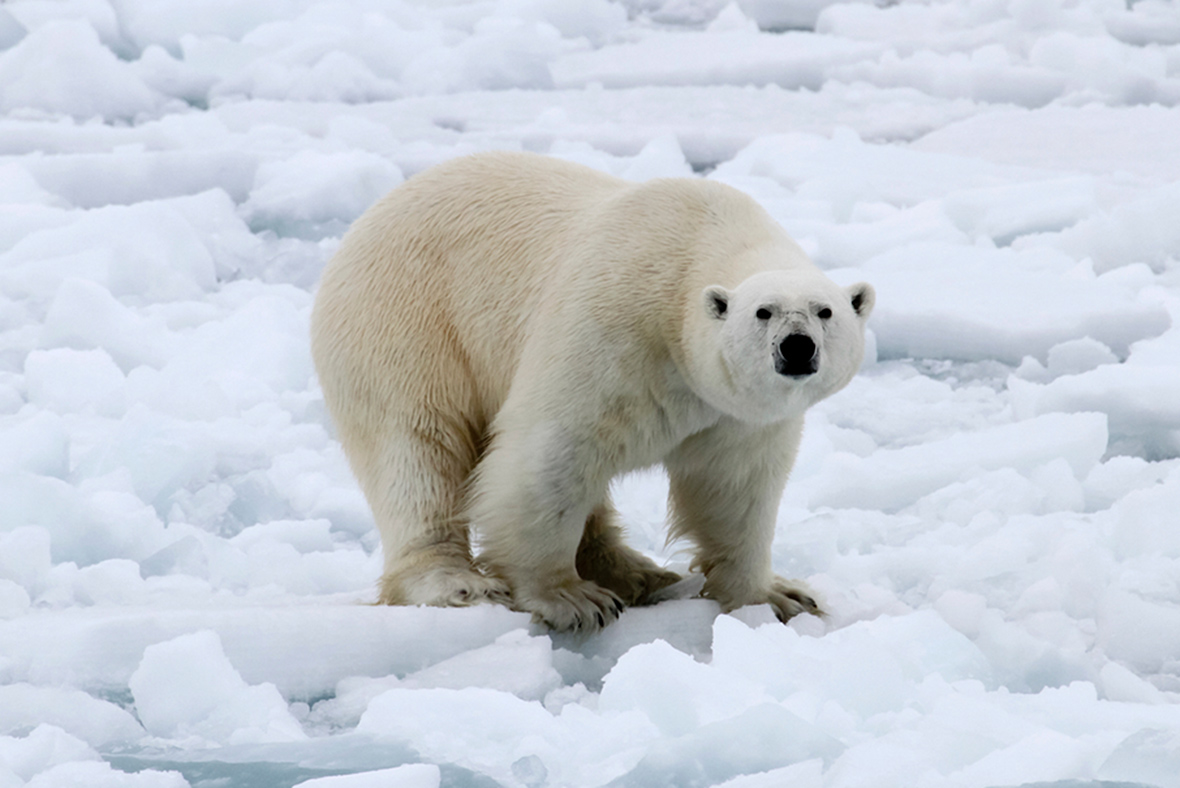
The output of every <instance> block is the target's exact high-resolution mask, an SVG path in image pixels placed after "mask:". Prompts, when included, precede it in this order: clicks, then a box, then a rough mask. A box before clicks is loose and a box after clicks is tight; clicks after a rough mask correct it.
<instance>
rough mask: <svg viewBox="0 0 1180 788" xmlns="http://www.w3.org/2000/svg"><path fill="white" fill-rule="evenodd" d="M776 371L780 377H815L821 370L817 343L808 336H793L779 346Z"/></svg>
mask: <svg viewBox="0 0 1180 788" xmlns="http://www.w3.org/2000/svg"><path fill="white" fill-rule="evenodd" d="M774 369H775V371H776V372H778V374H780V375H814V374H815V371H816V370H817V369H819V359H818V358H816V354H815V343H814V342H812V341H811V337H809V336H807V335H806V334H791V335H789V336H788V337H787V338H786V339H784V340H783V341H782V342H780V343H779V346H778V354H777V355H776V356H775V359H774Z"/></svg>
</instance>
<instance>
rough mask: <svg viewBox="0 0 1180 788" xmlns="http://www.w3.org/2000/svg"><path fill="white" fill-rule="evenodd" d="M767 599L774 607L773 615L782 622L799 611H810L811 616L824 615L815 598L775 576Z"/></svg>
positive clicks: (785, 621)
mask: <svg viewBox="0 0 1180 788" xmlns="http://www.w3.org/2000/svg"><path fill="white" fill-rule="evenodd" d="M767 601H768V602H769V603H770V606H771V608H773V609H774V614H775V616H776V617H777V618H778V620H779V621H781V622H783V623H784V624H785V623H787V621H789V620H790V619H792V618H794V617H795V616H797V615H799V614H800V613H810V614H811V615H813V616H822V615H824V612H823V611H822V610H821V609H820V607H819V604H818V603H817V602H816V601H815V599H813V598H812V597H811V596H810V595H809V594H807V593H806V592H804V591H802V590H801V589H799V588H798V587H796V586H795V585H793V584H791V583H789V582H787V581H786V580H783V579H782V578H777V579H776V580H775V581H774V584H773V585H772V586H771V588H770V594H769V595H768V599H767Z"/></svg>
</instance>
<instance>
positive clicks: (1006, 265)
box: [0, 0, 1180, 788]
mask: <svg viewBox="0 0 1180 788" xmlns="http://www.w3.org/2000/svg"><path fill="white" fill-rule="evenodd" d="M0 85H3V89H2V90H0V786H3V787H4V788H8V786H14V787H16V786H70V787H71V788H73V786H78V785H86V786H132V787H133V788H174V787H179V786H194V788H195V787H198V786H214V785H219V786H246V785H266V786H281V787H282V788H286V787H288V786H294V785H301V786H306V787H307V788H366V787H367V786H377V785H380V786H404V787H405V788H439V787H440V786H466V785H479V786H484V785H503V786H529V787H533V786H543V785H550V786H601V785H607V784H610V785H615V786H645V785H699V786H704V785H724V786H727V787H728V788H765V787H766V786H779V785H792V786H804V787H806V788H818V787H819V786H826V787H829V788H835V787H837V786H839V787H841V788H843V787H845V786H849V787H851V786H861V785H864V786H874V788H879V787H887V786H899V787H900V786H904V787H905V788H914V787H917V788H925V787H926V786H929V787H930V788H933V787H934V786H938V787H939V788H941V787H942V786H952V787H958V788H998V787H999V786H1016V785H1028V784H1042V785H1043V784H1051V785H1060V786H1093V787H1096V786H1099V785H1113V784H1118V785H1134V786H1137V787H1139V786H1152V787H1153V788H1176V787H1177V786H1180V778H1178V777H1177V775H1180V582H1178V580H1177V578H1180V528H1178V527H1177V525H1178V521H1177V514H1176V513H1177V512H1178V511H1180V405H1177V401H1178V400H1177V395H1176V392H1177V391H1180V328H1178V327H1177V326H1178V324H1180V321H1178V318H1180V274H1178V272H1180V265H1178V262H1177V261H1178V260H1180V223H1178V222H1177V221H1176V216H1177V215H1178V212H1180V156H1177V155H1176V140H1177V139H1178V138H1180V10H1178V9H1177V7H1176V5H1175V3H1173V2H1168V1H1167V0H1137V1H1136V2H1133V3H1123V2H1115V1H1113V0H996V1H995V2H982V1H980V0H923V1H922V2H907V3H892V4H891V3H867V2H833V1H832V0H806V1H801V2H792V3H782V2H773V1H772V0H617V1H612V0H587V2H580V3H568V2H564V1H563V0H453V1H452V2H447V3H427V2H418V1H417V0H346V1H345V2H329V1H328V0H260V1H258V2H251V3H241V2H233V1H231V0H200V1H199V2H194V1H193V0H184V1H183V2H182V1H181V0H151V2H149V1H148V0H16V1H15V2H9V3H4V4H2V5H0ZM486 149H518V150H530V151H536V152H541V153H548V154H551V155H554V156H559V157H561V158H565V159H568V160H571V161H577V162H581V163H584V164H587V165H589V166H592V167H596V168H598V169H601V170H604V171H607V172H611V173H613V174H615V175H618V176H621V177H624V178H629V179H633V180H644V179H648V178H653V177H666V176H679V177H707V178H712V179H715V180H718V181H722V182H725V183H729V184H731V185H734V186H736V187H738V188H741V189H743V190H745V191H746V192H748V193H749V194H751V195H752V196H754V197H755V199H757V200H759V201H760V202H761V203H762V204H763V205H764V206H765V207H766V209H767V210H768V211H769V212H770V213H771V215H772V216H774V217H775V219H777V220H778V221H779V222H781V223H782V224H783V225H784V226H785V227H786V228H787V230H788V231H789V232H791V233H792V234H793V235H794V236H795V237H796V238H797V239H798V240H799V242H800V243H801V245H802V246H803V247H804V248H805V249H806V250H807V251H808V252H809V253H810V254H811V255H812V256H813V257H814V258H815V260H816V261H817V263H818V264H819V265H821V266H822V267H823V268H825V269H826V270H827V272H828V274H829V275H830V276H831V277H832V278H834V279H836V280H837V281H839V282H841V283H843V284H848V283H852V282H855V281H859V280H862V279H863V280H867V281H870V282H872V283H873V284H874V285H875V286H876V288H877V291H878V306H877V309H876V311H875V313H874V315H873V317H872V319H871V320H870V323H869V329H870V331H869V336H868V352H867V354H866V355H867V358H866V362H865V364H864V366H863V368H862V370H861V374H860V375H858V376H857V378H856V379H855V380H854V381H853V382H852V384H851V385H850V386H849V387H848V388H847V389H846V390H844V391H842V392H841V393H839V394H838V395H836V396H835V397H833V398H831V399H830V400H828V401H826V402H824V403H821V404H820V405H819V406H817V407H816V408H814V409H813V411H812V412H811V413H810V414H809V418H808V425H807V430H806V433H805V437H804V442H803V445H802V447H801V451H800V454H799V458H798V462H797V464H796V466H795V469H794V472H793V474H792V480H791V483H790V484H789V485H788V488H787V491H786V493H785V495H784V498H783V501H782V505H781V508H780V512H779V520H778V532H777V535H776V539H775V545H774V553H773V557H774V564H775V569H776V571H777V572H779V573H780V574H783V575H785V576H790V577H796V578H799V579H800V580H802V581H804V582H806V583H807V584H808V585H809V586H810V587H811V588H812V589H813V590H814V591H815V592H816V594H817V595H818V597H819V598H820V599H821V600H822V602H823V604H824V607H825V609H826V610H827V612H828V615H827V617H825V618H823V619H820V618H816V617H814V616H801V617H798V618H796V619H794V620H793V621H792V622H791V623H790V624H789V625H787V626H783V625H781V624H779V623H777V622H776V621H774V619H773V616H772V615H771V613H770V611H769V610H768V609H767V608H764V607H761V608H760V607H755V608H747V609H743V610H739V611H735V612H734V613H733V614H730V615H720V614H719V611H718V609H717V607H716V605H714V604H713V603H712V602H709V601H707V600H701V599H698V598H695V594H696V592H697V591H699V589H700V583H701V579H700V578H699V577H689V578H687V579H686V580H685V581H683V582H682V583H680V584H678V585H677V586H675V587H673V588H672V589H669V591H668V593H667V600H666V601H664V602H661V603H660V604H659V605H656V606H654V607H649V608H642V609H633V610H629V611H627V612H626V613H625V614H624V615H623V616H622V617H621V618H620V619H619V621H617V622H616V623H615V624H613V625H611V626H610V627H608V628H607V629H606V630H605V631H603V632H601V633H599V634H596V635H593V636H590V637H581V638H579V637H574V636H570V635H556V634H552V633H548V632H546V631H544V630H541V629H539V628H538V627H536V626H535V625H533V624H531V623H530V622H529V620H528V617H527V616H524V615H523V614H519V613H514V612H512V611H509V610H507V609H504V608H502V607H493V606H483V607H478V608H471V609H452V610H443V609H428V608H387V607H378V606H375V605H372V604H371V602H372V601H373V599H374V598H375V585H376V581H377V579H378V577H379V574H380V571H381V552H380V544H379V540H378V539H377V537H376V534H375V532H374V529H373V522H372V516H371V514H370V512H369V510H368V507H367V505H366V503H365V500H364V498H363V496H362V495H361V493H360V491H359V489H358V487H357V485H356V482H355V480H354V479H353V477H352V475H351V473H350V471H349V468H348V464H347V461H346V459H345V457H344V455H343V453H342V451H341V449H340V446H339V444H338V443H337V441H336V440H335V438H334V431H333V428H332V425H331V424H330V421H329V419H328V418H327V415H326V410H325V408H324V403H323V398H322V395H321V393H320V390H319V387H318V383H317V381H316V379H315V375H314V370H313V367H312V364H311V360H310V355H309V351H308V341H307V321H308V316H309V313H310V309H311V304H312V301H313V293H314V288H315V283H316V281H317V279H318V276H319V272H320V270H321V268H322V266H323V265H324V263H325V262H326V261H327V260H328V258H329V257H330V256H331V254H332V252H333V250H334V249H335V248H336V245H337V243H338V242H339V237H340V235H341V234H342V233H343V231H344V230H345V229H346V228H347V226H348V225H349V223H350V222H352V221H353V220H354V219H355V218H356V217H357V216H358V215H360V213H361V212H362V211H363V210H364V209H365V208H366V207H367V206H368V205H369V204H371V203H372V202H373V201H374V200H376V199H377V198H379V197H380V195H381V194H383V193H384V192H385V191H387V190H388V189H390V188H392V187H393V186H395V185H396V184H398V183H400V182H401V181H402V180H404V179H405V178H408V177H412V176H413V175H414V174H415V173H417V172H420V171H421V170H423V169H425V168H426V167H429V166H431V165H433V164H436V163H439V162H442V161H445V160H447V159H450V158H453V157H455V156H459V155H463V154H467V153H471V152H475V151H479V150H486ZM666 494H667V481H666V479H665V478H664V476H663V474H662V473H661V472H660V471H659V470H651V471H645V472H643V473H637V474H634V475H632V476H629V477H627V478H625V479H621V480H618V481H617V482H616V484H615V495H616V500H617V503H618V505H619V508H620V509H621V511H622V514H623V517H624V519H625V521H626V522H627V524H628V527H629V532H630V539H631V542H632V543H633V544H634V545H635V546H636V547H638V548H639V549H641V550H643V551H645V552H647V553H648V554H650V555H652V556H653V557H655V558H656V559H657V560H659V561H661V562H664V563H667V564H669V565H671V566H673V567H676V568H678V569H685V568H686V567H685V555H684V554H683V553H682V552H681V551H680V548H681V547H682V546H681V545H677V544H672V545H665V544H664V520H665V518H666V515H667V507H666V502H665V498H666Z"/></svg>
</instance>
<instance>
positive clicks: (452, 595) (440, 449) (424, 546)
mask: <svg viewBox="0 0 1180 788" xmlns="http://www.w3.org/2000/svg"><path fill="white" fill-rule="evenodd" d="M454 433H455V431H454V430H447V429H446V428H445V425H442V424H434V425H430V429H426V428H425V427H423V426H422V425H421V424H420V425H419V428H418V429H405V430H397V431H391V432H390V433H389V434H387V435H386V436H385V438H384V440H382V441H381V442H380V445H379V447H378V448H377V451H379V452H380V457H379V461H378V462H376V463H372V464H369V463H361V464H360V465H361V466H362V467H364V468H368V469H370V473H368V474H363V475H362V474H358V475H360V476H361V483H362V486H363V487H364V489H365V494H366V496H367V497H368V499H369V502H370V505H371V506H372V508H373V515H374V517H375V518H376V520H377V529H378V531H379V533H380V535H381V547H382V551H383V552H384V555H385V567H384V574H383V576H382V578H381V591H380V598H379V601H380V602H381V604H386V605H432V606H436V607H455V606H466V605H474V604H478V603H480V602H499V603H503V604H508V603H509V593H508V587H507V585H505V584H504V582H503V581H501V580H498V579H496V578H492V577H487V576H486V575H484V574H482V573H481V572H479V570H477V569H476V568H475V565H474V563H473V562H472V555H471V543H470V538H469V535H468V529H467V524H466V523H465V522H464V521H463V520H462V518H461V517H460V515H459V513H460V512H461V508H462V498H463V487H464V484H465V483H466V478H467V475H468V474H469V473H470V470H471V468H472V467H474V464H475V459H476V454H477V452H476V450H475V448H474V446H473V445H471V444H472V442H471V441H470V440H469V439H466V438H465V436H463V435H458V434H454Z"/></svg>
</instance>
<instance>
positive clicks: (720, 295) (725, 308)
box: [704, 285, 730, 320]
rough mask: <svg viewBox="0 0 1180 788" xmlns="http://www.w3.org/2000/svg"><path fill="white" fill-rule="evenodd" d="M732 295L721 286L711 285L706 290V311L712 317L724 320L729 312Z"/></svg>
mask: <svg viewBox="0 0 1180 788" xmlns="http://www.w3.org/2000/svg"><path fill="white" fill-rule="evenodd" d="M729 296H730V293H729V291H728V290H726V289H725V288H724V287H722V286H721V285H710V286H709V287H706V288H705V292H704V299H705V311H706V312H708V313H709V316H710V317H715V318H717V319H718V320H724V319H725V317H726V315H727V314H728V312H729Z"/></svg>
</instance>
